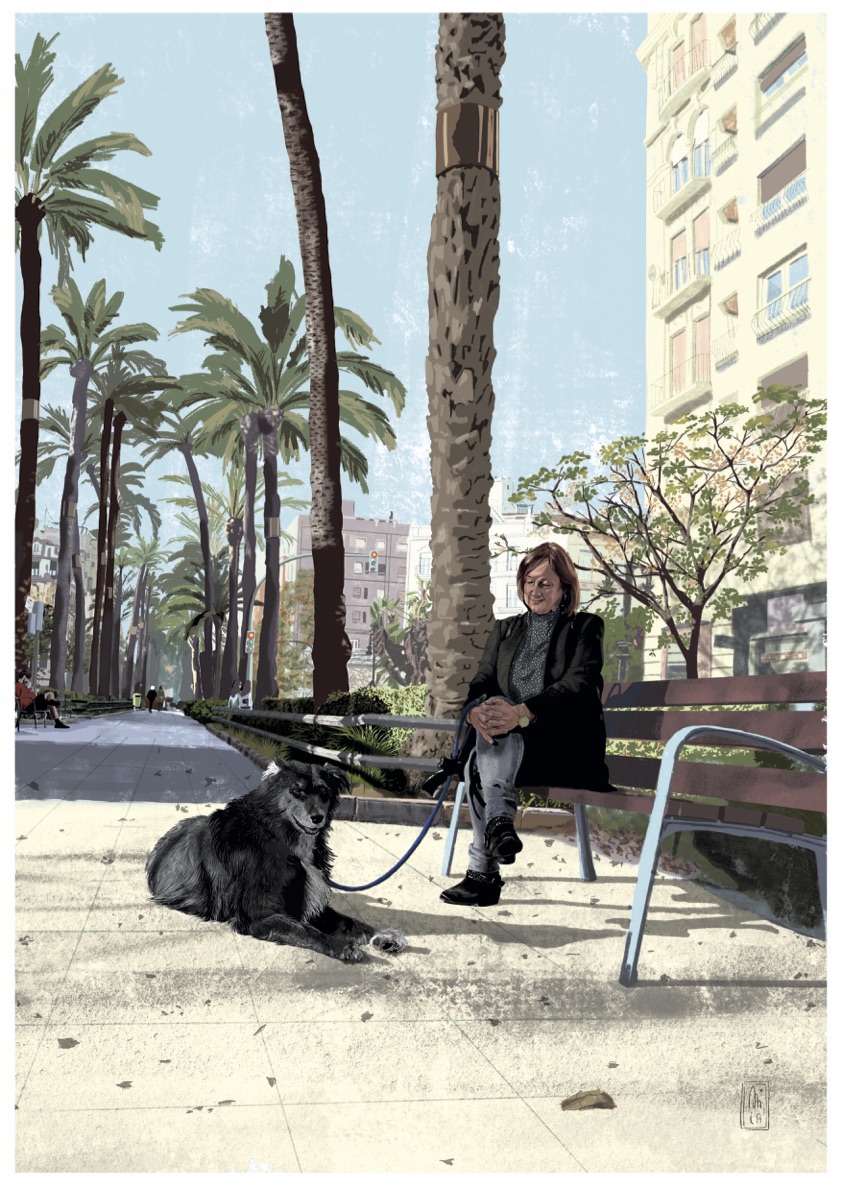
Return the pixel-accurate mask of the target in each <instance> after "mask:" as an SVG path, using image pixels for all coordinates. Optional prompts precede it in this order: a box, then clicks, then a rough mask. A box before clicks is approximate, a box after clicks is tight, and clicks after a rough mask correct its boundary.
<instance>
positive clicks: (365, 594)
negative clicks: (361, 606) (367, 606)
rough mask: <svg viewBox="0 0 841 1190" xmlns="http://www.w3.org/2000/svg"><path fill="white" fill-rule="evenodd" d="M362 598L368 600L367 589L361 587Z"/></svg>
mask: <svg viewBox="0 0 841 1190" xmlns="http://www.w3.org/2000/svg"><path fill="white" fill-rule="evenodd" d="M362 598H363V599H367V598H368V588H367V587H363V588H362Z"/></svg>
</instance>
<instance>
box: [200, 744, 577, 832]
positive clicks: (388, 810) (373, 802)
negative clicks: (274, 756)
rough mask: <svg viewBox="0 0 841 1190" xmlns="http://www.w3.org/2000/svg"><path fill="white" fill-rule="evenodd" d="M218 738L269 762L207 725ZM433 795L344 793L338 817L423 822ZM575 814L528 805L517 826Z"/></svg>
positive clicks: (466, 818) (442, 822) (544, 824)
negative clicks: (354, 794) (360, 795)
mask: <svg viewBox="0 0 841 1190" xmlns="http://www.w3.org/2000/svg"><path fill="white" fill-rule="evenodd" d="M204 726H205V727H206V728H207V730H208V731H210V732H212V733H213V734H214V735H215V736H216V737H217V738H218V739H220V740H222V741H224V743H226V744H229V745H230V746H231V747H232V748H236V750H237V751H238V752H241V753H242V755H243V756H246V757H247V758H248V759H249V760H250V761H251V762H252V763H253V764H255V765H256V766H257V767H258V768H259V769H260V770H264V769H265V768H266V767H267V766H268V761H267V760H266V758H265V756H263V755H262V754H261V753H259V752H257V751H255V750H254V749H253V748H251V747H249V745H248V744H246V743H244V742H243V741H242V740H240V739H238V738H237V737H236V736H232V735H230V734H229V733H228V732H227V731H225V730H224V728H222V727H219V726H218V725H217V724H215V723H206V724H205V725H204ZM432 806H433V802H432V799H430V800H428V801H427V800H426V799H424V800H423V801H421V800H420V799H419V798H406V797H347V796H346V797H343V798H342V800H341V802H340V803H339V810H338V813H337V814H336V818H337V819H338V820H344V821H346V822H347V821H349V822H387V823H391V824H393V825H395V826H423V824H424V823H425V822H426V820H427V818H428V817H429V812H430V810H431V809H432ZM452 812H453V807H452V803H450V802H445V803H444V804H443V806H441V808H440V809H439V811H438V815H437V817H436V819H435V823H436V825H438V826H445V827H446V826H449V825H450V822H451V820H452ZM571 817H572V815H571V814H570V813H569V811H568V810H552V809H542V808H537V807H534V808H531V807H529V808H526V809H524V810H518V811H517V816H516V818H515V819H514V825H515V826H516V828H517V830H526V831H528V830H552V829H553V828H557V827H559V826H561V825H562V824H566V823H568V822H569V820H570V818H571ZM458 820H459V825H460V826H469V825H470V812H469V810H468V809H467V806H466V805H462V807H461V811H460V812H459V818H458Z"/></svg>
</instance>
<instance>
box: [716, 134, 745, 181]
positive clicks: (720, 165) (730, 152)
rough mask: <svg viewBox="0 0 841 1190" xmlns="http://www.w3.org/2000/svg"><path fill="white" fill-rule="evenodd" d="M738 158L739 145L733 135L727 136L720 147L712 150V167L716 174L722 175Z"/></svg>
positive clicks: (717, 146)
mask: <svg viewBox="0 0 841 1190" xmlns="http://www.w3.org/2000/svg"><path fill="white" fill-rule="evenodd" d="M738 156H739V143H738V141H737V140H736V136H735V134H734V135H732V136H728V138H727V140H723V141H722V142H721V144H720V145H716V147H715V148H714V149H713V158H712V166H713V170H714V171H715V173H716V174H721V173H724V171H725V170H726V169H727V167H728V165H732V164H733V162H734V161H735V160H736V158H737V157H738Z"/></svg>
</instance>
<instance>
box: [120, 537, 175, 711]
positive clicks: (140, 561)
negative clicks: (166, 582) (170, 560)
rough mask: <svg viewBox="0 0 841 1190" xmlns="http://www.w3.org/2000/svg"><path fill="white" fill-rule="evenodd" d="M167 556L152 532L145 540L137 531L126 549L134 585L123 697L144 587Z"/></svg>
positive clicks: (130, 677) (129, 688) (127, 692)
mask: <svg viewBox="0 0 841 1190" xmlns="http://www.w3.org/2000/svg"><path fill="white" fill-rule="evenodd" d="M165 560H166V555H165V554H164V552H163V550H162V549H161V545H160V542H159V541H158V539H157V537H156V536H155V535H154V534H153V536H152V537H151V539H150V540H148V541H147V540H146V539H145V538H144V537H143V535H142V534H141V533H139V532H138V533H137V538H136V542H135V544H134V545H131V546H129V547H128V548H127V549H126V563H127V565H129V566H132V567H133V568H134V570H135V571H136V574H137V577H136V579H135V587H134V604H133V607H132V613H131V620H130V622H129V630H128V636H127V638H126V649H125V657H124V660H123V677H122V682H121V688H120V695H121V697H122V698H130V697H131V695H132V693H133V689H134V671H135V665H136V664H137V662H138V661H139V656H140V655H139V653H138V655H137V657H135V650H136V646H137V644H138V640H139V637H140V634H141V632H142V631H143V625H144V620H145V617H144V609H145V607H146V594H147V587H148V585H149V582H150V578H151V576H152V575H153V574H154V573H155V572H156V571H158V570H159V569H160V568H161V566H162V565H163V564H164V562H165Z"/></svg>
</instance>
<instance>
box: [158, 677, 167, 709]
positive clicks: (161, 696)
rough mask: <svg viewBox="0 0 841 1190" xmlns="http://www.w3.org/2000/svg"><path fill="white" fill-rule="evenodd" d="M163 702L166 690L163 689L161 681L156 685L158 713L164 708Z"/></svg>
mask: <svg viewBox="0 0 841 1190" xmlns="http://www.w3.org/2000/svg"><path fill="white" fill-rule="evenodd" d="M165 702H166V690H164V687H163V683H161V685H160V686H158V714H160V713H161V711H162V710H163V709H164V703H165Z"/></svg>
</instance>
